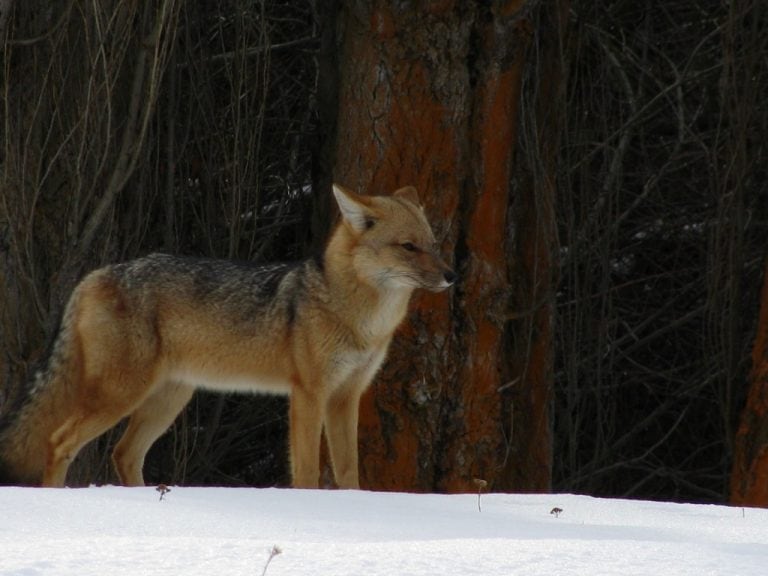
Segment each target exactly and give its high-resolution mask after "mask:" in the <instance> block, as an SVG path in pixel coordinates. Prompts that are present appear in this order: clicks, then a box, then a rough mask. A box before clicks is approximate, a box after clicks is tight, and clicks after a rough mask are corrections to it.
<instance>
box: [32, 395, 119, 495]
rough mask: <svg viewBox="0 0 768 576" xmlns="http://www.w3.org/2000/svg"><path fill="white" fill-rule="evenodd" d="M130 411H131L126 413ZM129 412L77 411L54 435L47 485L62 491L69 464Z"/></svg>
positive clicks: (49, 454) (45, 480)
mask: <svg viewBox="0 0 768 576" xmlns="http://www.w3.org/2000/svg"><path fill="white" fill-rule="evenodd" d="M126 412H127V411H126ZM124 415H125V412H118V411H115V410H111V411H109V412H83V411H80V412H77V413H75V414H73V415H72V416H70V417H69V418H67V420H65V422H64V424H62V425H61V426H59V428H58V429H57V430H56V431H55V432H54V433H53V434H52V435H51V437H50V439H49V441H48V457H47V461H46V466H45V473H44V475H43V486H47V487H55V488H60V487H63V486H64V484H65V482H66V479H67V470H69V465H70V464H71V463H72V461H73V460H74V459H75V457H76V456H77V454H78V453H79V452H80V450H81V449H82V448H83V446H85V445H86V444H88V442H90V441H91V440H93V439H94V438H97V437H98V436H101V435H102V434H103V433H104V432H106V431H107V430H109V429H110V428H112V427H113V426H114V425H115V424H117V423H118V422H119V421H120V419H121V418H122V417H123V416H124Z"/></svg>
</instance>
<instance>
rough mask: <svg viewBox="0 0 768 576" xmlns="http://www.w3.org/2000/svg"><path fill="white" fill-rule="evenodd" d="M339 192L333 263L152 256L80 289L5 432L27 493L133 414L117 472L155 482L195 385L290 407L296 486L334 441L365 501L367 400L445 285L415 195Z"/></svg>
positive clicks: (336, 463) (312, 481)
mask: <svg viewBox="0 0 768 576" xmlns="http://www.w3.org/2000/svg"><path fill="white" fill-rule="evenodd" d="M334 194H335V197H336V200H337V203H338V205H339V208H340V211H341V214H342V219H341V221H340V223H339V224H338V226H337V227H336V229H335V231H334V232H333V234H332V236H331V239H330V240H329V242H328V245H327V247H326V250H325V252H324V255H323V258H322V263H319V262H318V261H315V260H307V261H304V262H302V263H299V264H296V265H293V266H287V265H276V266H267V267H252V266H248V265H238V264H234V263H231V262H227V261H216V260H200V261H196V260H187V259H183V258H177V257H172V256H164V255H152V256H149V257H146V258H143V259H139V260H135V261H132V262H128V263H125V264H118V265H113V266H107V267H105V268H102V269H99V270H96V271H95V272H92V273H91V274H89V275H88V276H86V277H85V278H84V279H83V280H82V282H81V283H80V284H79V285H78V286H77V288H76V289H75V290H74V292H73V294H72V297H71V299H70V302H69V303H68V306H67V310H66V312H65V315H64V319H63V321H62V329H61V332H60V334H59V337H58V339H57V342H56V345H55V347H54V351H53V354H52V356H51V359H50V361H49V366H48V369H47V371H46V372H44V373H42V374H40V375H38V381H37V384H36V387H35V391H34V392H33V393H32V395H31V399H30V400H29V401H28V402H27V404H26V405H25V406H24V407H23V408H22V409H21V411H20V413H19V414H18V416H17V419H16V421H15V422H14V423H13V424H12V425H11V426H9V427H8V428H7V429H6V431H5V432H4V433H3V434H1V435H0V461H2V463H3V464H4V466H5V471H6V474H7V475H8V476H9V477H11V478H13V479H15V481H17V482H21V483H31V484H37V483H42V484H43V485H45V486H63V485H64V483H65V481H66V474H67V469H68V466H69V464H70V462H71V461H72V460H73V459H74V458H75V456H76V455H77V453H78V452H79V450H80V449H81V448H82V447H83V446H84V445H85V444H86V443H88V442H90V441H91V440H93V439H94V438H95V437H97V436H99V435H100V434H102V433H103V432H105V431H106V430H108V429H109V428H111V427H112V426H114V425H115V424H116V423H117V422H119V421H120V420H121V419H122V418H124V417H130V420H129V423H128V427H127V429H126V431H125V433H124V435H123V437H122V439H121V440H120V442H119V443H118V444H117V446H116V447H115V450H114V453H113V460H114V464H115V468H116V470H117V473H118V475H119V476H120V479H121V481H122V482H123V483H124V484H126V485H143V476H142V467H143V463H144V457H145V455H146V453H147V450H149V448H150V446H151V445H152V444H153V442H154V441H155V440H156V439H157V438H158V437H159V436H160V435H161V434H162V433H163V432H164V431H165V430H166V429H167V428H168V426H169V425H170V424H171V423H172V422H173V420H174V419H175V418H176V416H177V414H178V413H179V412H180V411H181V410H182V409H183V408H184V406H185V405H186V403H187V402H188V401H189V399H190V397H191V396H192V393H193V390H194V388H196V387H205V388H210V389H220V390H230V391H232V390H234V391H253V392H267V393H278V394H290V395H291V403H290V453H291V471H292V475H293V484H294V485H295V486H298V487H316V486H317V485H318V479H319V450H320V439H321V433H322V430H323V428H325V432H326V437H327V440H328V445H329V449H330V452H331V459H332V463H333V468H334V473H335V475H336V481H337V484H338V485H339V486H341V487H344V488H357V487H358V486H359V484H358V456H357V420H358V405H359V399H360V396H361V394H362V393H363V391H364V390H365V389H366V388H367V387H368V385H369V384H370V382H371V380H372V379H373V377H374V376H375V374H376V372H377V370H378V369H379V367H380V366H381V363H382V362H383V360H384V358H385V356H386V353H387V348H388V346H389V343H390V341H391V339H392V335H393V333H394V331H395V329H396V328H397V326H398V325H399V324H400V322H401V321H402V320H403V318H404V317H405V314H406V312H407V307H408V301H409V300H410V297H411V294H412V292H413V290H415V289H417V288H426V289H428V290H432V291H440V290H443V289H445V288H447V287H448V286H449V285H450V284H451V283H452V282H453V278H454V275H453V273H452V272H451V271H450V269H449V268H448V266H447V265H446V264H445V263H444V262H443V261H442V260H441V259H440V257H439V256H438V254H437V251H436V247H435V239H434V236H433V234H432V230H431V229H430V227H429V224H428V223H427V220H426V218H425V217H424V213H423V210H422V208H421V207H420V205H419V203H418V196H417V194H416V191H415V190H414V189H413V188H411V187H408V188H403V189H401V190H398V191H397V192H395V193H394V194H393V195H392V196H391V197H382V196H358V195H356V194H354V193H352V192H350V191H349V190H345V189H343V188H342V187H340V186H334Z"/></svg>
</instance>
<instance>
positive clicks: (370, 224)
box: [365, 218, 376, 230]
mask: <svg viewBox="0 0 768 576" xmlns="http://www.w3.org/2000/svg"><path fill="white" fill-rule="evenodd" d="M374 224H376V220H374V219H372V218H366V219H365V229H366V230H370V229H371V228H373V225H374Z"/></svg>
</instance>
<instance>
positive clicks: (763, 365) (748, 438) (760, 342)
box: [731, 259, 768, 506]
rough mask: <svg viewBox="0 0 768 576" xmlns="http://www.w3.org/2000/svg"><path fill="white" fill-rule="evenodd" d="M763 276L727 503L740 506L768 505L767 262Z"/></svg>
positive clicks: (767, 261) (767, 262)
mask: <svg viewBox="0 0 768 576" xmlns="http://www.w3.org/2000/svg"><path fill="white" fill-rule="evenodd" d="M764 274H765V275H764V277H763V291H762V295H761V298H760V316H759V318H758V322H757V335H756V336H755V345H754V348H753V350H752V374H751V376H750V381H751V384H750V389H749V396H748V398H747V405H746V407H745V408H744V412H743V413H742V415H741V425H740V426H739V429H738V432H737V433H736V440H735V446H734V459H733V470H732V472H731V502H732V503H733V504H736V505H740V506H768V259H767V260H766V263H765V273H764Z"/></svg>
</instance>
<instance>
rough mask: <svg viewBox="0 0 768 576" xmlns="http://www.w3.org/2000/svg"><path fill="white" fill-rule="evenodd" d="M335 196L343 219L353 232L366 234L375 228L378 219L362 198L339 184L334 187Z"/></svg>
mask: <svg viewBox="0 0 768 576" xmlns="http://www.w3.org/2000/svg"><path fill="white" fill-rule="evenodd" d="M333 195H334V196H335V197H336V203H337V204H338V205H339V210H340V211H341V216H342V218H344V220H345V221H346V222H347V223H348V224H349V225H350V226H351V227H352V229H353V230H355V231H356V232H365V231H366V230H368V229H369V228H372V227H373V225H374V223H375V221H376V219H375V217H374V216H373V214H372V212H371V210H370V208H368V206H366V204H365V203H364V201H363V199H362V197H360V196H358V195H357V194H355V193H354V192H352V191H351V190H348V189H347V188H344V187H343V186H339V185H338V184H334V185H333Z"/></svg>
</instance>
